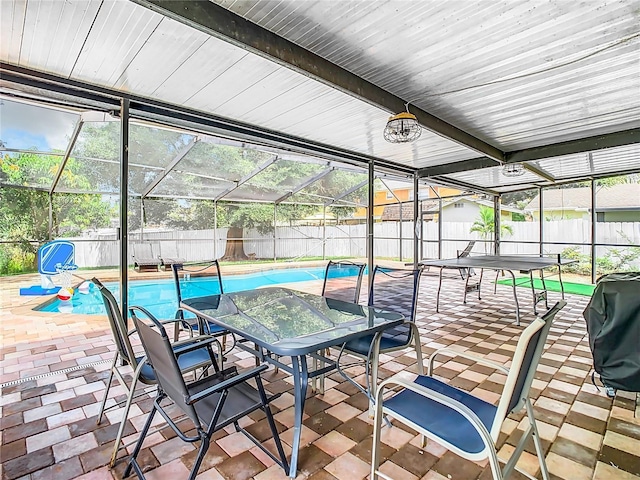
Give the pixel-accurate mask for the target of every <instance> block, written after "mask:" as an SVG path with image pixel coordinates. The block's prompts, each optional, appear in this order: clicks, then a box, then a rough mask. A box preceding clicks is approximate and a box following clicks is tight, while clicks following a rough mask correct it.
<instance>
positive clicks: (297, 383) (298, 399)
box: [289, 355, 309, 478]
mask: <svg viewBox="0 0 640 480" xmlns="http://www.w3.org/2000/svg"><path fill="white" fill-rule="evenodd" d="M291 366H292V367H293V396H294V405H295V406H294V417H293V442H292V445H291V461H290V462H289V477H290V478H296V473H297V472H296V470H297V468H298V453H299V450H300V437H301V436H302V416H303V414H304V401H305V398H306V396H307V384H308V383H309V372H308V371H307V357H306V356H305V355H301V356H299V357H296V356H292V357H291Z"/></svg>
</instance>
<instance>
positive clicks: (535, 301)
mask: <svg viewBox="0 0 640 480" xmlns="http://www.w3.org/2000/svg"><path fill="white" fill-rule="evenodd" d="M529 282H531V295H532V296H533V314H534V315H538V310H537V309H536V305H538V294H537V293H536V287H535V286H534V285H533V270H529Z"/></svg>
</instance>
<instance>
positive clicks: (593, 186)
mask: <svg viewBox="0 0 640 480" xmlns="http://www.w3.org/2000/svg"><path fill="white" fill-rule="evenodd" d="M589 157H591V153H589ZM596 201H597V199H596V181H595V180H591V283H596V269H597V268H598V265H597V258H596V235H597V233H598V231H597V228H598V226H597V221H598V216H597V215H596Z"/></svg>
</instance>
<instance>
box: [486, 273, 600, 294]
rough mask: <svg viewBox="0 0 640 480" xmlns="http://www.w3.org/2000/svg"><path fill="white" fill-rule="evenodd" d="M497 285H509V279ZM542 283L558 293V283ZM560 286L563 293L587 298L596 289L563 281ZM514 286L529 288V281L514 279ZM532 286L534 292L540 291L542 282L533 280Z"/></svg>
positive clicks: (549, 281)
mask: <svg viewBox="0 0 640 480" xmlns="http://www.w3.org/2000/svg"><path fill="white" fill-rule="evenodd" d="M498 283H499V284H501V285H511V279H509V278H505V279H503V280H498ZM544 283H545V285H546V286H547V290H550V291H552V292H559V291H560V282H559V281H557V280H546V279H545V281H544ZM562 284H563V285H564V291H565V293H573V294H576V295H585V296H587V297H590V296H591V295H593V290H594V289H595V288H596V287H595V285H590V284H586V283H573V282H566V281H563V282H562ZM516 286H517V287H526V288H531V281H530V279H529V277H516ZM533 286H534V287H535V288H536V290H542V282H541V281H540V279H539V278H534V279H533Z"/></svg>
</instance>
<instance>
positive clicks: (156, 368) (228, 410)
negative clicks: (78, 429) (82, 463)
mask: <svg viewBox="0 0 640 480" xmlns="http://www.w3.org/2000/svg"><path fill="white" fill-rule="evenodd" d="M140 312H141V313H143V317H142V318H140V316H138V314H139V313H140ZM131 313H132V318H133V321H134V323H135V326H136V328H137V330H138V332H139V333H140V339H141V340H142V345H143V347H144V350H145V352H146V353H147V358H148V361H149V363H150V365H151V368H152V369H153V372H154V373H155V375H156V377H157V379H158V396H157V397H156V399H155V400H154V402H153V409H152V410H151V412H150V413H149V416H148V417H147V421H146V422H145V425H144V427H143V429H142V431H141V432H140V438H139V439H138V442H137V444H136V446H135V448H134V450H133V452H132V454H131V459H130V461H129V465H128V466H127V468H126V470H125V472H124V477H127V476H128V475H129V473H131V469H132V468H133V470H134V471H135V472H136V474H137V475H138V477H139V478H141V479H143V478H144V475H143V473H142V467H141V466H140V464H139V463H138V460H137V458H138V454H139V453H140V449H141V447H142V444H143V443H144V440H145V437H146V435H147V432H148V431H149V427H150V425H151V424H152V422H153V417H154V416H155V413H156V412H159V413H160V415H162V417H163V418H164V419H165V421H166V422H167V423H168V424H169V426H170V427H171V428H172V429H173V431H174V432H175V433H176V435H177V436H178V437H180V438H181V439H182V440H184V441H185V442H188V443H194V442H198V441H199V442H200V448H199V450H198V456H197V457H196V459H195V462H194V464H193V467H192V468H191V472H190V474H189V479H190V480H193V479H195V477H196V475H197V474H198V469H199V468H200V464H201V463H202V460H203V458H204V456H205V454H206V453H207V450H208V449H209V443H210V441H211V436H212V435H213V434H214V433H215V432H217V431H218V430H220V429H222V428H225V427H226V426H227V425H231V424H233V425H234V426H235V428H236V431H239V432H242V433H243V434H244V435H246V436H247V437H248V438H249V439H250V440H251V441H252V442H253V443H255V444H256V445H257V446H258V447H260V449H262V451H263V452H264V453H266V454H267V455H268V456H269V457H271V459H272V460H273V461H275V462H276V463H278V464H279V465H280V466H281V467H282V468H283V469H284V471H285V473H286V474H288V473H289V465H288V462H287V459H286V457H285V454H284V450H283V448H282V443H281V442H280V437H279V435H278V430H277V429H276V425H275V422H274V420H273V415H272V413H271V409H270V408H269V402H270V401H271V400H272V399H273V398H275V397H271V398H267V395H266V393H265V390H264V387H263V385H262V379H261V377H260V373H261V372H262V371H264V370H266V369H267V366H266V365H262V366H260V367H257V368H254V369H252V370H245V371H243V372H241V373H238V372H237V371H236V369H235V367H231V368H227V369H226V370H224V371H221V372H217V373H215V374H213V375H211V376H209V377H205V378H203V379H200V380H197V381H195V382H191V383H185V380H184V378H183V377H182V375H181V373H180V367H179V366H178V362H177V361H176V356H175V353H174V351H173V349H172V348H171V344H170V343H169V338H168V336H167V332H166V331H165V329H164V327H163V326H162V324H160V323H159V322H158V321H157V320H155V319H154V318H153V317H151V316H149V315H148V313H147V312H146V311H145V310H144V309H141V308H138V307H132V308H131ZM145 317H146V318H145ZM152 327H155V329H154V328H152ZM196 348H197V347H196ZM249 381H251V382H255V385H256V386H255V387H253V386H252V385H250V384H249ZM165 399H169V400H171V401H172V403H173V405H169V408H167V407H163V406H162V402H163V401H164V400H165ZM172 406H175V407H177V408H178V409H179V410H181V411H182V412H183V413H184V414H186V415H187V417H189V419H190V420H191V421H192V422H193V424H194V426H195V429H196V434H195V435H189V434H188V433H189V432H188V431H187V432H183V431H182V430H181V429H180V428H179V427H178V425H176V423H175V422H174V421H173V420H172V418H171V416H170V413H169V412H170V411H171V407H172ZM258 409H261V410H262V411H263V412H264V413H265V415H266V417H267V422H268V424H269V428H270V429H271V434H272V435H273V439H274V442H275V446H276V449H277V451H278V456H279V458H278V457H276V456H275V455H274V454H273V453H271V452H270V451H269V450H267V448H266V447H264V445H262V443H261V442H259V441H258V440H257V439H256V438H254V437H253V436H252V435H251V434H250V433H249V432H247V431H246V430H245V429H244V428H242V427H240V425H239V423H238V421H239V420H240V419H241V418H242V417H244V416H246V415H248V414H250V413H251V412H254V411H256V410H258Z"/></svg>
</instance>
